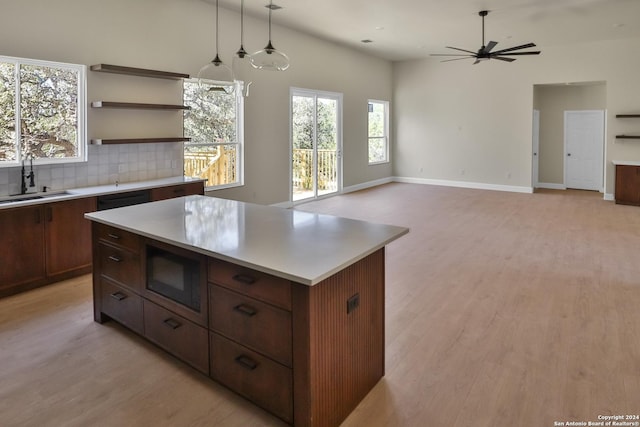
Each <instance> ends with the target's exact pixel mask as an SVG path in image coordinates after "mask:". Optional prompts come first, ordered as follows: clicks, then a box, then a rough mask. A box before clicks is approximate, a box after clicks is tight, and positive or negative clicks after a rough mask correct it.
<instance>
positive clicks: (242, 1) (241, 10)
mask: <svg viewBox="0 0 640 427" xmlns="http://www.w3.org/2000/svg"><path fill="white" fill-rule="evenodd" d="M242 46H244V0H240V47H242Z"/></svg>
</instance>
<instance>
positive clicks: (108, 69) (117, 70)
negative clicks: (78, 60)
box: [91, 64, 191, 80]
mask: <svg viewBox="0 0 640 427" xmlns="http://www.w3.org/2000/svg"><path fill="white" fill-rule="evenodd" d="M91 71H99V72H102V73H114V74H126V75H130V76H140V77H153V78H156V79H169V80H180V79H188V78H189V77H191V76H189V74H182V73H172V72H169V71H158V70H147V69H144V68H133V67H123V66H121V65H110V64H96V65H92V66H91Z"/></svg>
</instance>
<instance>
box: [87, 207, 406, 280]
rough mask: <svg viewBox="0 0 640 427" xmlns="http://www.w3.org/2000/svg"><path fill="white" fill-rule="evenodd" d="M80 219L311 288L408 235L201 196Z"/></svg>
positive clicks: (400, 229)
mask: <svg viewBox="0 0 640 427" xmlns="http://www.w3.org/2000/svg"><path fill="white" fill-rule="evenodd" d="M85 217H87V218H89V219H91V220H93V221H96V222H100V223H103V224H107V225H112V226H115V227H118V228H121V229H124V230H127V231H131V232H134V233H137V234H140V235H142V236H146V237H149V238H152V239H155V240H159V241H162V242H165V243H169V244H172V245H174V246H178V247H181V248H185V249H188V250H192V251H195V252H199V253H203V254H205V255H208V256H211V257H214V258H218V259H222V260H225V261H229V262H232V263H235V264H238V265H242V266H244V267H249V268H253V269H255V270H259V271H262V272H265V273H269V274H273V275H275V276H279V277H283V278H285V279H288V280H292V281H295V282H298V283H302V284H305V285H315V284H317V283H319V282H320V281H322V280H323V279H325V278H327V277H329V276H331V275H333V274H335V273H337V272H338V271H340V270H342V269H344V268H345V267H347V266H349V265H351V264H353V263H354V262H356V261H358V260H360V259H362V258H364V257H366V256H367V255H369V254H371V253H373V252H375V251H376V250H378V249H380V248H382V247H384V246H386V245H387V244H388V243H390V242H392V241H393V240H395V239H397V238H399V237H400V236H403V235H404V234H406V233H408V232H409V229H408V228H405V227H398V226H393V225H383V224H374V223H370V222H365V221H358V220H353V219H347V218H340V217H336V216H330V215H322V214H315V213H309V212H301V211H296V210H291V209H283V208H277V207H273V206H263V205H257V204H252V203H244V202H238V201H234V200H226V199H219V198H214V197H207V196H188V197H181V198H176V199H169V200H162V201H159V202H151V203H145V204H141V205H136V206H127V207H124V208H118V209H111V210H106V211H100V212H93V213H88V214H86V215H85Z"/></svg>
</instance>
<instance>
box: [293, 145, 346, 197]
mask: <svg viewBox="0 0 640 427" xmlns="http://www.w3.org/2000/svg"><path fill="white" fill-rule="evenodd" d="M312 177H313V150H303V149H294V150H293V187H294V188H297V189H304V190H310V189H312V186H313V178H312ZM337 189H338V156H337V153H336V150H318V190H337Z"/></svg>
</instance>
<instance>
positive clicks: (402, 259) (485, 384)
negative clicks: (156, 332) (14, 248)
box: [0, 183, 640, 427]
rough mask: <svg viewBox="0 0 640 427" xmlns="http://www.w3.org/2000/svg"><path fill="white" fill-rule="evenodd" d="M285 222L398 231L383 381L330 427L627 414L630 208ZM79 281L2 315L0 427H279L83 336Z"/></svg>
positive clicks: (107, 341)
mask: <svg viewBox="0 0 640 427" xmlns="http://www.w3.org/2000/svg"><path fill="white" fill-rule="evenodd" d="M298 209H300V210H306V211H313V212H319V213H328V214H334V215H341V216H346V217H351V218H359V219H365V220H370V221H375V222H382V223H389V224H397V225H403V226H408V227H410V228H411V232H410V233H409V234H408V235H406V236H404V237H402V238H401V239H399V240H398V241H396V242H393V243H392V244H390V245H389V246H388V247H387V288H386V304H387V308H386V310H387V312H386V316H387V317H386V376H385V378H384V379H383V380H382V381H380V382H379V383H378V384H377V385H376V387H375V388H374V389H373V390H372V392H371V393H369V394H368V395H367V397H366V398H365V399H364V400H363V401H362V403H361V404H360V405H359V406H358V408H357V409H356V410H355V411H354V412H353V413H352V414H351V415H350V416H349V417H348V418H347V420H346V421H345V422H344V423H343V427H360V426H367V427H369V426H373V427H376V426H380V427H382V426H385V427H386V426H416V427H417V426H432V427H463V426H474V427H484V426H486V427H489V426H491V427H493V426H518V427H528V426H531V427H537V426H541V427H546V426H553V425H554V421H585V422H586V421H597V417H598V415H610V414H638V413H640V257H639V256H638V254H637V251H638V249H639V248H640V208H637V207H631V206H620V205H615V204H613V203H612V202H606V201H603V200H602V196H601V194H598V193H592V192H582V191H543V192H539V193H536V194H515V193H502V192H492V191H482V190H470V189H458V188H446V187H434V186H426V185H412V184H397V183H394V184H388V185H384V186H380V187H376V188H373V189H369V190H365V191H361V192H357V193H351V194H347V195H342V196H337V197H333V198H330V199H324V200H320V201H317V202H311V203H307V204H304V205H301V206H299V207H298ZM310 244H312V242H310ZM90 280H91V278H90V276H83V277H80V278H77V279H72V280H68V281H65V282H60V283H58V284H55V285H51V286H48V287H46V288H42V289H38V290H34V291H30V292H27V293H24V294H21V295H16V296H13V297H9V298H5V299H1V300H0V425H2V426H3V427H4V426H62V425H64V426H93V425H100V426H124V425H126V426H148V425H153V426H282V425H284V424H283V423H281V422H280V421H279V420H277V419H276V418H274V417H272V416H270V415H269V414H267V413H265V412H264V411H262V410H260V409H259V408H257V407H255V406H253V405H252V404H250V403H248V402H246V401H245V400H244V399H242V398H240V397H238V396H236V395H235V394H233V393H232V392H230V391H228V390H226V389H225V388H224V387H222V386H220V385H218V384H216V383H214V382H212V381H210V380H208V379H207V378H206V377H204V376H202V375H200V374H199V373H197V372H195V371H194V370H192V369H191V368H188V367H186V366H185V365H183V364H182V363H180V362H178V361H176V360H175V359H173V358H172V357H171V356H168V355H166V354H165V353H164V352H163V351H161V350H159V349H157V348H156V347H154V346H153V345H152V344H150V343H147V342H145V341H144V340H142V339H140V338H138V337H137V336H136V335H135V334H133V333H130V332H128V331H126V330H125V329H124V328H122V327H120V326H118V325H117V324H115V323H113V322H109V323H107V324H105V325H99V324H96V323H94V322H93V321H92V319H93V318H92V312H91V310H92V306H91V287H90Z"/></svg>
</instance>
